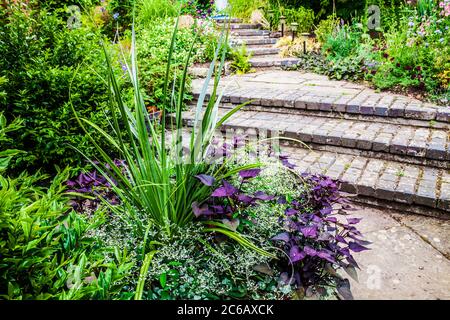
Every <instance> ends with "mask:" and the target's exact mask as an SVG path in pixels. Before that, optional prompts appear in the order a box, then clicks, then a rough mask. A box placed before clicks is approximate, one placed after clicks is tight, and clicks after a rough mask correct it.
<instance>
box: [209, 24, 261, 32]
mask: <svg viewBox="0 0 450 320" xmlns="http://www.w3.org/2000/svg"><path fill="white" fill-rule="evenodd" d="M224 25H225V26H229V27H230V29H231V30H237V29H241V30H242V29H260V28H261V27H262V26H261V25H260V24H256V23H233V22H232V23H230V24H229V25H228V24H224V23H220V22H219V23H218V27H219V28H222V27H223V26H224Z"/></svg>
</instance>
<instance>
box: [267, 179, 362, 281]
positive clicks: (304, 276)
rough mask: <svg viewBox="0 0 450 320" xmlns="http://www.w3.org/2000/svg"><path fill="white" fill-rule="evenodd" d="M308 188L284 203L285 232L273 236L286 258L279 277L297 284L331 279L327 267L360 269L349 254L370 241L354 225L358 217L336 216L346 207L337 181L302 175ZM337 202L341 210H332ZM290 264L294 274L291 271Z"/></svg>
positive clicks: (283, 201) (358, 250)
mask: <svg viewBox="0 0 450 320" xmlns="http://www.w3.org/2000/svg"><path fill="white" fill-rule="evenodd" d="M303 179H304V180H305V183H307V184H308V185H310V191H309V194H308V195H307V196H305V197H304V198H303V199H299V200H293V201H291V202H290V203H287V201H285V200H284V199H282V202H281V203H286V204H287V208H286V210H285V217H284V218H282V219H281V221H280V223H282V224H283V226H284V229H285V232H282V233H280V234H278V235H276V236H275V237H273V238H272V240H273V241H274V243H275V244H276V245H278V246H279V247H280V248H281V249H283V250H284V251H285V252H286V254H287V256H289V260H287V261H285V265H284V267H283V266H282V265H281V267H282V268H284V270H285V271H284V273H283V276H282V279H284V280H286V279H287V281H284V282H285V284H288V282H289V279H293V282H294V283H295V284H296V285H297V286H298V287H303V288H308V287H311V286H317V285H319V286H320V285H323V284H326V283H327V282H329V281H330V280H332V279H335V278H334V276H333V275H332V274H333V272H331V273H329V272H324V271H325V270H330V269H329V268H330V267H331V268H338V267H341V268H344V269H345V270H347V271H348V270H352V271H353V272H349V273H354V271H355V268H359V266H358V264H357V262H356V261H355V259H354V257H353V255H352V253H354V252H360V251H363V250H368V248H367V247H366V245H367V244H369V242H367V241H364V240H363V239H362V234H361V232H359V231H358V229H357V228H356V226H355V225H356V224H358V223H359V222H360V219H357V218H347V219H346V221H342V219H341V220H338V219H337V217H336V216H337V213H338V212H337V211H341V210H345V209H349V208H350V207H349V205H348V201H347V200H346V199H345V198H343V197H341V195H340V193H339V185H338V184H339V182H337V181H334V180H332V179H331V178H329V177H326V176H322V175H306V174H304V175H303ZM334 205H338V206H339V207H340V209H334V208H333V206H334ZM292 267H294V273H293V274H292V271H291V270H292Z"/></svg>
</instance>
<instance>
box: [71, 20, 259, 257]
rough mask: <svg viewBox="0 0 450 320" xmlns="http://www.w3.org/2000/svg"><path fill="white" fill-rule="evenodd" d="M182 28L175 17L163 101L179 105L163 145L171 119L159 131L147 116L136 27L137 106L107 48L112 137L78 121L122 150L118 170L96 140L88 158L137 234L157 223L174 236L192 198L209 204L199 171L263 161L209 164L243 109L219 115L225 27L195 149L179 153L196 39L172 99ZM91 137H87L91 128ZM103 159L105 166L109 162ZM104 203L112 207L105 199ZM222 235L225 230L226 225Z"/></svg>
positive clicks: (222, 174) (131, 68) (200, 110)
mask: <svg viewBox="0 0 450 320" xmlns="http://www.w3.org/2000/svg"><path fill="white" fill-rule="evenodd" d="M177 25H178V21H177V23H176V25H175V30H174V33H173V35H172V41H171V45H170V50H169V57H168V61H169V63H168V64H167V68H166V76H165V85H164V100H165V102H166V105H168V104H171V105H172V107H173V109H174V110H176V112H175V115H174V123H173V126H172V127H171V129H172V130H174V132H175V135H174V138H173V139H172V142H171V143H168V142H166V140H167V139H166V138H168V136H167V135H168V133H167V130H166V129H167V128H166V121H164V119H165V118H166V111H165V110H162V118H163V121H162V123H161V125H160V126H161V128H159V127H158V126H159V124H158V123H157V122H156V121H155V120H152V119H151V118H150V117H149V115H148V112H147V111H146V108H145V105H144V101H143V98H142V93H141V88H140V86H139V80H138V70H137V58H136V37H135V31H134V27H133V30H132V46H131V61H130V64H129V65H128V66H127V69H128V72H129V77H130V81H131V84H132V86H133V93H134V103H133V105H132V107H131V108H130V107H128V106H127V105H126V104H125V102H124V100H123V98H122V95H121V89H120V88H119V86H118V82H117V80H116V76H115V73H114V70H113V65H112V61H111V58H110V56H109V54H108V50H107V48H106V46H104V52H105V57H106V63H107V66H108V70H109V72H108V85H109V88H110V93H111V103H110V104H109V107H110V114H111V117H112V124H111V126H112V133H111V134H110V133H108V132H106V131H104V130H102V129H100V128H99V127H98V126H96V125H95V124H94V123H92V122H90V121H89V120H86V119H81V118H79V117H78V116H77V119H78V122H79V123H80V125H81V126H82V127H83V128H85V125H89V126H92V127H93V128H95V129H96V130H97V131H99V132H100V133H101V134H102V135H103V137H104V138H105V139H106V140H107V141H108V142H109V144H110V145H111V147H112V148H114V149H115V150H114V151H115V153H116V154H119V156H120V158H121V159H123V160H124V161H125V166H124V167H120V166H119V165H117V164H116V162H115V161H114V160H113V159H112V158H111V157H110V156H109V154H108V150H104V149H102V148H101V147H100V146H99V145H98V143H97V142H96V141H95V140H94V139H91V141H92V143H93V145H94V146H95V147H96V149H97V151H98V154H99V156H98V157H97V158H95V159H89V160H90V162H91V163H92V165H93V166H95V167H96V169H97V170H98V171H99V172H100V173H101V174H102V175H104V176H105V177H106V178H107V179H108V181H109V182H110V184H111V185H112V187H113V189H114V191H115V192H116V194H117V195H118V197H119V198H120V199H121V206H111V210H113V212H115V213H117V214H120V215H121V216H122V217H123V218H124V219H128V220H130V221H132V222H133V225H134V226H135V227H136V231H137V232H138V233H139V234H141V235H144V233H145V230H147V227H148V225H149V224H154V225H156V226H158V227H160V229H161V230H162V231H164V232H165V233H166V234H167V235H168V236H171V235H172V234H173V233H174V232H175V230H176V229H177V228H179V227H183V226H184V225H186V224H187V223H189V222H190V221H191V220H192V219H193V218H194V214H193V212H192V207H191V206H192V203H193V202H198V203H201V202H203V201H205V200H206V199H207V198H208V197H209V195H210V193H211V189H210V187H208V186H205V185H203V184H202V183H201V182H200V181H199V180H198V179H197V178H195V176H196V175H198V174H199V173H204V174H209V175H211V176H214V177H215V178H216V179H217V180H220V179H223V178H226V177H229V176H231V175H233V174H236V173H237V172H238V171H240V170H243V169H248V168H254V167H258V166H259V165H258V164H254V165H246V166H245V167H240V168H236V169H233V170H232V171H227V169H226V165H225V164H224V163H222V164H208V163H207V162H206V161H205V159H206V154H207V151H208V148H209V146H210V142H211V140H212V138H213V134H214V132H215V130H216V128H218V127H220V126H221V125H222V124H223V122H224V121H226V120H227V119H228V118H229V117H230V116H232V115H233V114H234V113H235V112H236V111H237V110H238V109H239V108H240V107H241V106H238V107H236V108H234V109H232V110H231V111H229V112H228V113H227V114H226V115H225V116H223V117H222V118H221V119H219V117H218V108H219V103H220V99H221V96H222V94H219V93H218V85H219V80H220V75H221V71H222V69H223V66H224V63H225V54H226V52H225V50H221V49H222V47H223V46H224V45H225V44H226V43H227V41H228V32H227V31H225V29H224V31H223V32H222V35H221V37H220V40H219V43H218V45H217V48H216V51H215V56H214V59H213V61H212V62H211V65H210V68H209V71H208V75H207V77H206V79H205V83H204V85H203V89H202V92H201V94H200V96H199V99H198V103H197V107H196V108H195V114H196V115H195V121H194V127H193V129H192V131H191V134H190V139H189V140H190V141H189V146H190V151H191V152H190V154H189V155H188V156H187V157H184V158H183V159H182V158H181V157H179V151H180V148H179V146H181V137H182V135H181V132H182V130H183V128H182V127H183V115H182V105H183V104H182V101H183V95H184V90H185V82H186V77H187V70H188V66H189V63H190V59H191V56H192V48H193V45H194V43H193V44H192V46H191V50H190V53H189V55H188V57H187V58H186V61H185V65H184V70H183V75H182V77H181V80H180V86H179V88H181V89H179V90H178V94H177V96H175V93H174V91H173V90H172V91H170V90H169V79H170V78H171V76H172V75H171V74H170V70H171V68H170V61H171V60H172V55H173V51H174V48H175V43H176V36H177ZM211 80H213V85H212V92H211V94H210V96H211V98H210V99H209V101H208V102H207V103H206V105H204V104H205V101H206V99H205V97H206V95H207V91H208V87H209V83H210V82H211ZM216 96H217V98H216ZM74 112H75V110H74ZM75 114H76V112H75ZM159 129H160V130H159ZM86 134H88V133H87V131H86ZM170 150H172V152H173V150H175V157H174V156H171V154H173V153H171V151H170ZM80 152H82V151H80ZM101 163H105V165H102V164H101ZM105 203H106V202H105ZM106 204H107V205H108V203H106ZM225 232H228V231H227V230H225ZM233 239H235V240H236V241H238V242H240V243H241V244H242V245H244V246H246V247H249V248H252V249H254V248H253V247H251V246H249V243H248V241H243V240H245V239H244V238H243V236H242V235H236V236H235V237H233ZM240 240H241V241H240Z"/></svg>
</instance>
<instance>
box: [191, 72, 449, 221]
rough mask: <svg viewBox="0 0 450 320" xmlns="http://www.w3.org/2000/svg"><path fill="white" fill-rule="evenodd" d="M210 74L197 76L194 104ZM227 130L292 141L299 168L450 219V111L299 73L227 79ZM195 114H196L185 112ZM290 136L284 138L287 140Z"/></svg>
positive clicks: (365, 194) (379, 200)
mask: <svg viewBox="0 0 450 320" xmlns="http://www.w3.org/2000/svg"><path fill="white" fill-rule="evenodd" d="M203 82H204V80H203V79H196V80H194V81H193V88H192V90H193V95H194V101H195V99H196V98H198V96H199V94H200V92H201V88H202V85H203ZM220 86H221V88H222V89H225V90H224V95H223V97H222V104H221V108H220V112H221V113H225V112H226V111H227V110H229V109H230V108H231V107H233V106H236V105H238V104H241V103H245V102H249V103H250V104H249V105H247V106H245V107H244V108H243V109H241V110H240V111H239V112H237V113H236V114H235V115H234V116H233V117H232V118H230V119H229V120H228V121H227V122H226V123H225V124H224V126H223V129H230V130H238V131H241V132H247V133H252V132H253V133H254V132H259V134H260V135H261V134H264V135H268V136H272V137H273V136H279V137H284V138H291V139H297V140H301V141H303V142H304V143H306V144H307V145H308V148H305V147H304V146H302V145H300V144H298V143H293V142H292V141H290V142H289V143H287V142H285V143H284V142H282V143H283V144H286V145H288V144H289V145H290V146H289V147H291V149H290V150H289V153H291V155H292V158H293V159H292V161H293V162H295V163H296V164H297V165H298V170H300V171H304V172H310V173H315V174H317V173H322V174H327V175H329V176H331V177H332V178H335V179H340V180H342V181H343V184H342V190H343V191H345V192H348V193H354V194H357V195H358V197H357V198H356V199H357V200H358V201H362V202H366V203H367V202H369V203H372V204H379V205H383V206H385V207H390V208H397V209H402V210H408V211H411V212H415V213H421V214H426V215H430V216H440V217H447V218H448V217H450V214H449V213H450V172H449V160H450V136H449V129H450V108H449V107H440V106H436V105H433V104H429V103H422V102H420V101H418V100H415V99H413V98H409V97H405V96H401V95H397V94H391V93H377V92H375V91H373V90H371V89H368V88H366V87H364V86H362V85H359V84H354V83H349V82H345V81H333V80H328V79H327V78H326V77H325V76H321V75H316V74H311V73H302V72H297V71H281V70H266V71H261V72H257V73H252V74H246V75H242V76H235V75H232V76H226V77H223V78H222V80H221V83H220ZM184 116H185V119H186V120H187V121H189V119H192V118H193V111H187V112H186V113H185V115H184ZM281 141H283V140H281Z"/></svg>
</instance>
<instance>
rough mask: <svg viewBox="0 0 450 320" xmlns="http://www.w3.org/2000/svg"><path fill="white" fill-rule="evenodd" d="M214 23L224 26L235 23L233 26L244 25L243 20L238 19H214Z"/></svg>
mask: <svg viewBox="0 0 450 320" xmlns="http://www.w3.org/2000/svg"><path fill="white" fill-rule="evenodd" d="M214 21H215V22H216V23H218V24H223V23H233V24H239V23H242V19H238V18H223V19H214Z"/></svg>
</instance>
